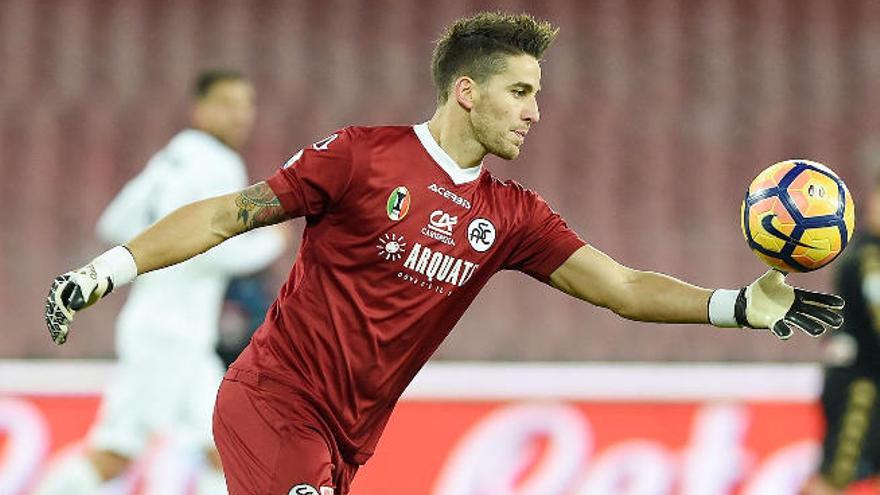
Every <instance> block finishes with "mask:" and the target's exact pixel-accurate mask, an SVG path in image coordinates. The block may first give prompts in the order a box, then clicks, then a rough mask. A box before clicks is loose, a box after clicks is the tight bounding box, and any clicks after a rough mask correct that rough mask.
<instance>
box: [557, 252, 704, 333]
mask: <svg viewBox="0 0 880 495" xmlns="http://www.w3.org/2000/svg"><path fill="white" fill-rule="evenodd" d="M550 282H551V283H552V284H553V286H554V287H556V288H557V289H559V290H561V291H563V292H565V293H567V294H570V295H572V296H574V297H577V298H578V299H583V300H584V301H587V302H589V303H592V304H595V305H597V306H601V307H603V308H608V309H610V310H612V311H614V312H615V313H617V314H618V315H620V316H622V317H624V318H628V319H630V320H638V321H655V322H662V323H709V313H708V310H707V308H708V304H709V297H710V296H711V295H712V291H711V290H709V289H704V288H702V287H697V286H695V285H691V284H688V283H685V282H682V281H681V280H678V279H675V278H672V277H669V276H667V275H663V274H660V273H656V272H645V271H640V270H634V269H632V268H628V267H626V266H623V265H621V264H620V263H618V262H616V261H615V260H613V259H612V258H611V257H609V256H608V255H606V254H605V253H603V252H601V251H599V250H597V249H595V248H593V247H591V246H584V247H582V248H580V249H578V250H577V251H575V252H574V254H572V255H571V257H570V258H569V259H568V260H567V261H566V262H565V263H563V264H562V266H560V267H559V268H558V269H556V271H554V272H553V274H552V275H550Z"/></svg>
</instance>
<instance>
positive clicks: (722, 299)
mask: <svg viewBox="0 0 880 495" xmlns="http://www.w3.org/2000/svg"><path fill="white" fill-rule="evenodd" d="M741 292H743V291H739V290H727V289H717V290H715V291H714V292H712V295H711V296H710V297H709V322H710V323H711V324H713V325H715V326H716V327H721V328H735V327H740V326H742V325H741V324H740V322H739V318H737V316H738V315H737V305H738V302H739V295H740V293H741ZM742 312H743V313H745V296H743V310H742Z"/></svg>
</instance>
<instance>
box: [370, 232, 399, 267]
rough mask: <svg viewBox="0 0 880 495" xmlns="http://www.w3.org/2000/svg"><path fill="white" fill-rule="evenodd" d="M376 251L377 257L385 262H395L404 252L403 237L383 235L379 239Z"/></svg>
mask: <svg viewBox="0 0 880 495" xmlns="http://www.w3.org/2000/svg"><path fill="white" fill-rule="evenodd" d="M376 249H378V250H379V257H380V258H385V261H397V260H399V259H400V258H402V257H403V253H404V252H406V243H405V242H403V236H400V237H398V236H397V234H394V233H385V234H382V236H381V237H379V244H377V245H376Z"/></svg>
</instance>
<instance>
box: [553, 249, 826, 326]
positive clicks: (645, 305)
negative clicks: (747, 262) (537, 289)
mask: <svg viewBox="0 0 880 495" xmlns="http://www.w3.org/2000/svg"><path fill="white" fill-rule="evenodd" d="M550 282H551V283H552V284H553V286H554V287H556V288H558V289H560V290H562V291H564V292H566V293H568V294H571V295H572V296H574V297H577V298H579V299H583V300H585V301H588V302H590V303H593V304H595V305H597V306H601V307H604V308H608V309H611V310H612V311H614V312H615V313H617V314H619V315H620V316H623V317H625V318H629V319H632V320H640V321H654V322H661V323H712V324H713V325H715V326H720V327H751V328H766V329H770V330H771V331H772V332H773V333H774V334H775V335H776V336H777V337H779V338H780V339H787V338H789V337H791V335H792V333H793V332H794V330H795V329H800V330H803V331H804V332H806V333H808V334H810V335H812V336H814V337H815V336H818V335H821V334H822V333H823V332H825V331H826V330H827V329H828V328H837V327H839V326H840V325H841V324H842V323H843V317H842V316H841V314H840V310H841V309H842V308H843V299H841V298H840V297H838V296H835V295H830V294H822V293H817V292H810V291H806V290H803V289H797V288H794V287H790V286H789V285H787V284H786V283H785V275H784V274H782V273H781V272H778V271H775V270H770V271H769V272H767V273H765V274H764V275H762V276H761V277H760V278H758V279H757V280H755V281H754V282H752V283H751V284H750V285H748V286H747V287H743V288H741V289H739V290H724V289H719V290H715V291H710V290H708V289H703V288H701V287H696V286H694V285H690V284H688V283H685V282H682V281H680V280H677V279H675V278H672V277H669V276H667V275H662V274H659V273H654V272H644V271H639V270H633V269H631V268H627V267H625V266H623V265H621V264H619V263H617V262H616V261H614V260H613V259H611V258H610V257H609V256H607V255H605V254H604V253H602V252H600V251H598V250H596V249H595V248H592V247H590V246H584V247H582V248H580V249H578V250H577V251H575V252H574V254H572V255H571V256H570V257H569V258H568V260H567V261H566V262H565V263H563V264H562V265H561V266H560V267H559V268H557V269H556V271H554V272H553V273H552V274H551V275H550Z"/></svg>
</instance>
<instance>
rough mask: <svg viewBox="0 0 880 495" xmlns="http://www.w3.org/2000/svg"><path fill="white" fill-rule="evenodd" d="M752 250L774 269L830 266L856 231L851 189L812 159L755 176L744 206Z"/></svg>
mask: <svg viewBox="0 0 880 495" xmlns="http://www.w3.org/2000/svg"><path fill="white" fill-rule="evenodd" d="M741 216H742V231H743V235H744V236H745V238H746V242H748V244H749V247H750V248H751V249H752V251H753V252H754V253H755V255H757V256H758V258H759V259H760V260H761V261H763V262H764V263H766V264H767V265H769V266H770V267H772V268H777V269H779V270H782V271H784V272H809V271H813V270H816V269H819V268H822V267H823V266H825V265H827V264H828V263H831V261H833V260H834V258H836V257H837V256H838V255H839V254H840V253H841V252H842V251H843V249H844V248H845V247H846V244H847V243H848V242H849V240H850V238H851V237H852V233H853V229H854V228H855V206H854V204H853V199H852V195H851V194H850V192H849V189H847V187H846V184H844V183H843V181H842V180H840V177H838V176H837V174H835V173H834V172H833V171H831V169H830V168H828V167H826V166H825V165H822V164H821V163H818V162H813V161H810V160H786V161H784V162H779V163H776V164H774V165H771V166H770V167H767V168H766V169H764V171H763V172H761V173H760V174H758V176H757V177H755V180H753V181H752V184H751V185H750V186H749V190H748V191H746V197H745V199H743V203H742V215H741Z"/></svg>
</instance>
